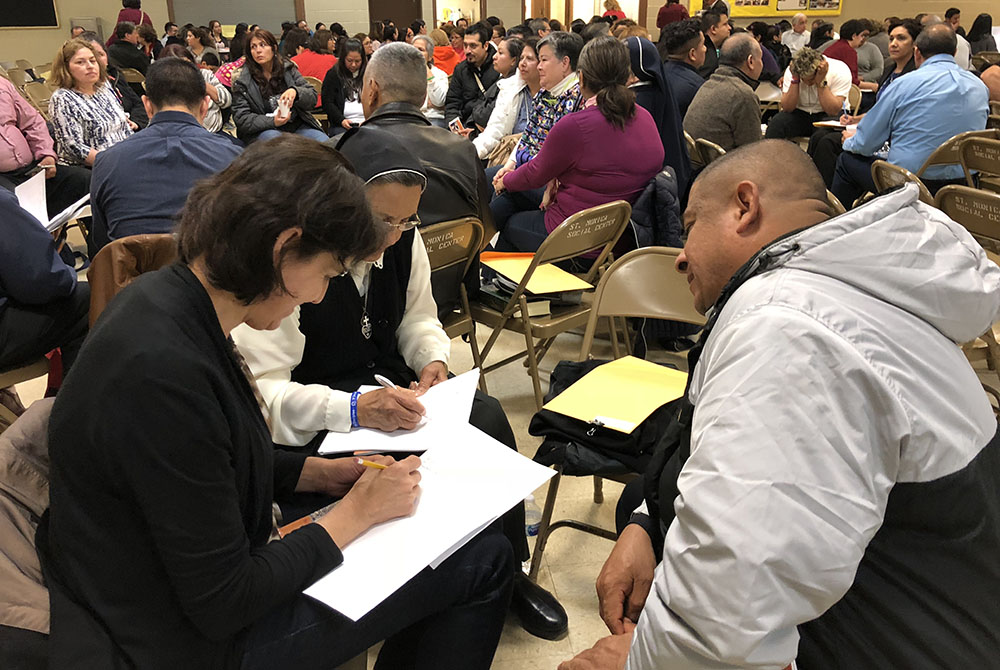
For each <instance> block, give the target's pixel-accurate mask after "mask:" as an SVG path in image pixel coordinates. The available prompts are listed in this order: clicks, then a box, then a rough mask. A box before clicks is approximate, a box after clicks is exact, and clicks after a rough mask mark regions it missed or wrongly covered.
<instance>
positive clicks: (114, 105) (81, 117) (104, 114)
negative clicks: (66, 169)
mask: <svg viewBox="0 0 1000 670" xmlns="http://www.w3.org/2000/svg"><path fill="white" fill-rule="evenodd" d="M49 116H50V117H51V118H52V127H53V130H54V133H55V138H56V148H57V151H58V153H59V161H60V162H61V163H64V164H66V165H83V164H84V163H85V162H86V159H87V155H88V154H89V153H90V150H91V149H96V150H97V151H102V150H104V149H107V148H108V147H110V146H112V145H114V144H117V143H118V142H121V141H122V140H124V139H125V138H126V137H128V136H130V135H131V134H132V128H131V127H130V126H129V124H128V117H126V116H125V111H124V110H123V109H122V106H121V103H119V102H118V98H116V97H115V94H114V91H112V90H111V86H110V85H108V84H103V85H101V86H100V87H98V89H97V91H96V92H95V93H94V95H84V94H83V93H80V92H78V91H74V90H72V89H68V88H60V89H57V90H56V91H55V92H53V93H52V98H51V100H50V101H49Z"/></svg>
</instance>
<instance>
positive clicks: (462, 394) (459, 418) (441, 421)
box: [319, 368, 479, 454]
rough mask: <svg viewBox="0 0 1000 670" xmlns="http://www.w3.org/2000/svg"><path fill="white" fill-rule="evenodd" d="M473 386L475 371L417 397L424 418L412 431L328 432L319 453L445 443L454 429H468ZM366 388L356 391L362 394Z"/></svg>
mask: <svg viewBox="0 0 1000 670" xmlns="http://www.w3.org/2000/svg"><path fill="white" fill-rule="evenodd" d="M477 384H479V368H475V369H472V370H469V371H468V372H465V373H463V374H460V375H458V376H457V377H452V378H451V379H449V380H448V381H444V382H441V383H440V384H438V385H437V386H432V387H431V388H429V389H428V390H427V392H426V393H424V394H423V395H422V396H420V402H421V404H422V405H423V406H424V410H426V414H425V415H424V419H423V420H422V421H421V422H420V424H419V425H418V426H417V427H416V428H414V429H413V430H396V431H393V432H391V433H385V432H382V431H380V430H375V429H374V428H357V429H355V430H352V431H351V432H350V433H334V432H330V433H327V435H326V437H325V438H324V439H323V442H322V444H320V446H319V453H320V454H344V453H351V452H354V451H372V452H399V451H415V452H420V451H426V450H427V449H429V448H430V447H431V446H433V445H434V444H435V443H436V442H439V441H441V440H447V439H448V434H449V433H450V432H451V431H452V430H453V429H454V428H455V427H456V426H461V425H468V423H469V414H471V413H472V400H473V398H474V397H475V395H476V385H477ZM367 388H369V387H362V388H360V389H358V390H359V391H362V392H364V391H365V390H366V389H367Z"/></svg>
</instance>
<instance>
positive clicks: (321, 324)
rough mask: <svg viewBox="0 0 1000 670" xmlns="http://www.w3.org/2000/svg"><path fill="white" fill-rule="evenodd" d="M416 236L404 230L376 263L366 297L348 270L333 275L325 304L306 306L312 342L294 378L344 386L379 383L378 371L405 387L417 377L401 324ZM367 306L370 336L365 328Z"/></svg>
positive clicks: (304, 320)
mask: <svg viewBox="0 0 1000 670" xmlns="http://www.w3.org/2000/svg"><path fill="white" fill-rule="evenodd" d="M413 235H414V233H413V231H412V230H409V231H406V232H405V233H403V235H402V237H400V239H399V241H398V242H396V244H394V245H392V246H391V247H389V248H388V249H386V251H385V253H384V254H383V256H382V267H381V268H377V267H372V269H371V276H370V278H369V285H368V291H367V294H366V297H365V298H362V297H361V296H360V295H358V289H357V286H355V284H354V279H352V278H351V277H350V275H344V276H342V277H335V278H333V279H331V280H330V288H329V289H327V292H326V296H325V297H324V298H323V301H322V302H321V303H319V304H311V303H309V304H305V305H302V307H301V317H300V321H299V330H300V331H302V334H303V335H305V336H306V347H305V351H304V352H303V354H302V362H301V363H300V364H299V365H298V366H297V367H296V368H295V370H294V371H293V372H292V380H293V381H296V382H299V383H301V384H324V385H326V386H329V387H330V388H334V389H339V390H341V391H354V390H355V389H357V388H358V386H360V385H362V384H374V383H375V380H374V375H375V374H380V375H384V376H386V377H388V378H389V379H391V380H392V381H394V382H395V383H396V384H399V385H401V386H406V385H409V383H410V382H411V381H416V375H415V374H414V373H413V371H412V370H410V369H409V368H408V367H407V366H406V362H405V361H404V360H403V357H402V355H400V353H399V347H398V346H397V344H396V329H397V328H399V324H400V322H401V321H402V320H403V313H404V312H405V311H406V288H407V285H408V284H409V281H410V265H411V264H412V261H413V253H412V249H413ZM366 310H367V314H368V320H369V323H370V324H371V337H370V338H365V337H364V335H363V334H362V332H361V331H362V329H361V322H362V318H363V317H364V314H365V312H366Z"/></svg>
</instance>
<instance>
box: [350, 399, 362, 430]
mask: <svg viewBox="0 0 1000 670" xmlns="http://www.w3.org/2000/svg"><path fill="white" fill-rule="evenodd" d="M360 397H361V391H355V392H354V393H352V394H351V428H357V427H359V426H360V425H361V424H359V423H358V398H360Z"/></svg>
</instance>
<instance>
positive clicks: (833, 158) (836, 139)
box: [807, 128, 850, 207]
mask: <svg viewBox="0 0 1000 670" xmlns="http://www.w3.org/2000/svg"><path fill="white" fill-rule="evenodd" d="M843 132H844V131H842V130H836V129H833V128H817V129H816V132H814V133H813V135H812V137H810V138H809V149H808V150H807V152H808V154H809V156H810V157H811V158H812V159H813V163H815V164H816V169H818V170H819V173H820V174H821V175H823V181H824V182H825V183H826V187H827V188H828V189H831V190H832V189H833V175H834V173H835V172H836V171H837V159H838V158H840V154H842V153H844V142H843ZM848 204H850V203H848ZM846 206H847V205H845V207H846Z"/></svg>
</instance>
